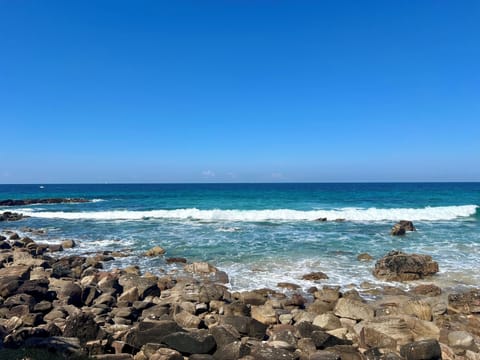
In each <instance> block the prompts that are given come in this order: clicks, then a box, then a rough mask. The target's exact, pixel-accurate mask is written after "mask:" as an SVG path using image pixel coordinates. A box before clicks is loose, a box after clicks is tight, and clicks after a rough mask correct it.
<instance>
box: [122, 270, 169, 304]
mask: <svg viewBox="0 0 480 360" xmlns="http://www.w3.org/2000/svg"><path fill="white" fill-rule="evenodd" d="M118 283H119V284H120V286H122V287H123V290H124V291H127V290H128V289H131V288H134V287H136V288H137V290H138V296H139V299H140V300H143V299H145V298H146V297H147V296H159V295H160V289H159V287H158V284H157V280H156V278H147V277H144V276H138V275H135V274H125V275H122V276H120V278H119V279H118Z"/></svg>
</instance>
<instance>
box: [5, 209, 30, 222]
mask: <svg viewBox="0 0 480 360" xmlns="http://www.w3.org/2000/svg"><path fill="white" fill-rule="evenodd" d="M24 217H25V216H24V215H23V214H20V213H16V212H10V211H5V212H3V213H2V214H0V221H18V220H22V219H23V218H24Z"/></svg>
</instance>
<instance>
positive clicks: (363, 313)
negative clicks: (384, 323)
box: [333, 298, 375, 320]
mask: <svg viewBox="0 0 480 360" xmlns="http://www.w3.org/2000/svg"><path fill="white" fill-rule="evenodd" d="M333 312H334V314H335V315H337V316H339V317H343V318H348V319H353V320H370V319H373V317H374V315H375V313H374V310H373V308H372V307H371V306H370V305H367V304H365V303H362V302H360V301H358V300H351V299H346V298H341V299H338V301H337V304H336V305H335V309H334V310H333Z"/></svg>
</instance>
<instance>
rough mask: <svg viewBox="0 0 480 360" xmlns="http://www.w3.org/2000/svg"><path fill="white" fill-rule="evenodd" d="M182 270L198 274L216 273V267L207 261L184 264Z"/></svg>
mask: <svg viewBox="0 0 480 360" xmlns="http://www.w3.org/2000/svg"><path fill="white" fill-rule="evenodd" d="M184 270H185V271H186V272H190V273H194V274H200V275H208V274H210V273H216V272H217V271H218V269H217V268H216V267H215V266H213V265H210V264H209V263H207V262H194V263H191V264H188V265H185V267H184Z"/></svg>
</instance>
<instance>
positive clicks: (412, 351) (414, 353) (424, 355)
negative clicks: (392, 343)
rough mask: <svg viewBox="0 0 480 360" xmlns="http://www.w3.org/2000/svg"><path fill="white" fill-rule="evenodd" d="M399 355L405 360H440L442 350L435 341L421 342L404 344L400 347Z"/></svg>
mask: <svg viewBox="0 0 480 360" xmlns="http://www.w3.org/2000/svg"><path fill="white" fill-rule="evenodd" d="M400 354H401V355H402V356H403V357H405V359H406V360H437V359H438V360H440V359H442V350H441V348H440V344H439V343H438V341H437V340H422V341H416V342H412V343H409V344H405V345H403V346H402V347H401V349H400Z"/></svg>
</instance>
